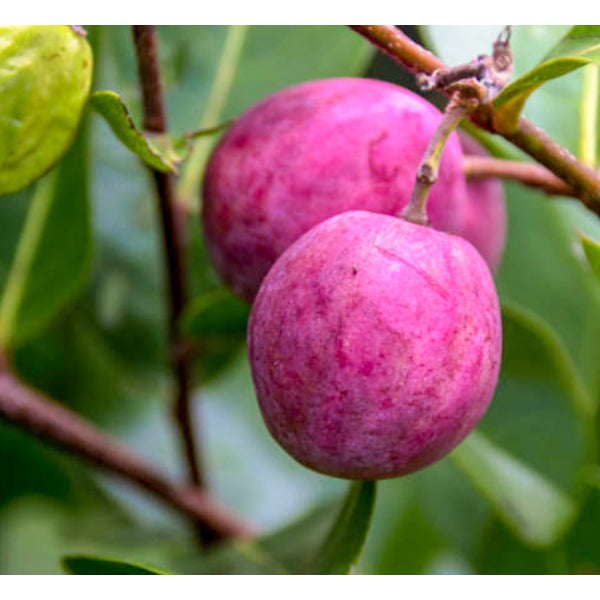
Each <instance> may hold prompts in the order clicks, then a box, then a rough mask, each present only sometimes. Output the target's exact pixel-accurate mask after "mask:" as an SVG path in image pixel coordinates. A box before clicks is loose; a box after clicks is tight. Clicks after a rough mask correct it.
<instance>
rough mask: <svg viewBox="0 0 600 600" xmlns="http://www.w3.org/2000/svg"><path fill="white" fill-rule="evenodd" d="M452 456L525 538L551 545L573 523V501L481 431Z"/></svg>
mask: <svg viewBox="0 0 600 600" xmlns="http://www.w3.org/2000/svg"><path fill="white" fill-rule="evenodd" d="M451 456H452V459H453V460H454V462H455V463H456V465H457V466H458V467H459V468H460V469H461V471H463V473H465V475H467V477H468V478H469V479H470V480H471V481H472V482H473V484H474V485H475V486H476V487H477V488H478V489H479V490H480V491H481V492H482V493H483V494H484V495H485V496H486V497H487V498H489V500H490V502H491V503H492V505H493V506H494V508H495V509H496V511H497V512H498V515H499V516H500V517H501V518H502V520H503V521H504V522H505V523H506V524H507V525H508V526H509V527H511V528H512V529H513V530H514V531H515V533H516V534H517V535H518V536H519V537H520V538H521V539H522V540H523V541H525V542H527V543H529V544H531V545H533V546H539V547H546V546H550V545H552V544H553V543H555V541H556V540H557V539H558V538H559V537H560V536H561V535H563V534H564V533H565V531H566V529H567V527H568V526H569V525H570V524H571V522H572V520H573V518H574V516H575V505H574V504H573V502H572V501H571V500H570V499H569V498H568V497H567V496H565V494H563V493H562V492H560V490H558V489H557V488H555V487H554V486H553V485H552V484H551V483H550V482H549V481H547V480H546V479H544V478H543V477H542V476H541V475H539V474H538V473H536V472H535V471H533V470H531V469H529V468H528V467H527V466H525V465H524V464H522V463H520V462H519V461H518V460H516V459H515V458H513V457H512V456H510V455H509V454H507V453H506V452H504V451H503V450H501V449H500V448H497V447H496V446H494V445H493V444H491V443H490V442H489V441H488V440H486V439H485V437H484V436H482V435H481V434H478V433H472V434H471V435H470V436H469V437H468V438H467V439H466V440H465V441H464V442H463V443H462V444H461V445H460V446H459V447H458V448H456V450H454V452H453V453H452V455H451Z"/></svg>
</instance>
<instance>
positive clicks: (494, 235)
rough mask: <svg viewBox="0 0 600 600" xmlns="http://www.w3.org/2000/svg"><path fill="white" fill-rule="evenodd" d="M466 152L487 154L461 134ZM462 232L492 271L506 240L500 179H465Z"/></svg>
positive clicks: (494, 269)
mask: <svg viewBox="0 0 600 600" xmlns="http://www.w3.org/2000/svg"><path fill="white" fill-rule="evenodd" d="M460 141H461V145H462V148H463V152H464V153H465V155H469V154H471V155H474V156H489V154H488V153H487V151H486V150H485V148H483V146H481V145H480V144H478V143H477V142H476V141H475V140H474V139H473V138H471V137H468V136H466V135H464V136H463V135H461V137H460ZM462 236H463V237H464V238H466V239H467V240H469V241H470V242H471V243H472V244H473V245H474V246H475V248H477V250H479V252H480V253H481V255H482V256H483V258H485V260H486V262H487V263H488V265H489V267H490V269H491V270H492V272H494V273H495V272H496V271H497V270H498V267H499V266H500V262H501V261H502V254H503V253H504V244H505V242H506V201H505V199H504V188H503V187H502V183H501V182H500V180H499V179H495V178H491V177H490V178H486V179H473V180H470V181H468V182H467V208H466V216H465V229H464V231H463V233H462Z"/></svg>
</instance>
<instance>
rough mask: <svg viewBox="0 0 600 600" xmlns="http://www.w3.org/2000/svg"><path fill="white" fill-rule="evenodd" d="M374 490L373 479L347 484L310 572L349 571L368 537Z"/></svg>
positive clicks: (330, 573)
mask: <svg viewBox="0 0 600 600" xmlns="http://www.w3.org/2000/svg"><path fill="white" fill-rule="evenodd" d="M375 493H376V483H375V482H374V481H361V482H356V483H352V484H351V485H350V490H349V491H348V495H347V496H346V500H345V502H344V504H343V506H342V509H341V510H340V514H339V515H338V518H337V520H336V522H335V524H334V525H333V527H332V529H331V531H330V533H329V535H328V536H327V539H326V540H325V543H324V544H323V546H322V547H321V549H320V551H319V553H318V554H317V556H316V557H315V559H314V561H313V563H312V565H311V569H310V572H311V573H313V574H317V575H345V574H347V573H348V572H349V571H350V567H351V566H352V565H353V564H354V563H355V562H356V560H357V559H358V556H359V554H360V551H361V549H362V547H363V544H364V543H365V539H366V537H367V532H368V530H369V524H370V522H371V516H372V514H373V507H374V504H375Z"/></svg>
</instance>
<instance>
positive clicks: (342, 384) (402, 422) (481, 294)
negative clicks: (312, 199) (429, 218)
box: [248, 211, 502, 479]
mask: <svg viewBox="0 0 600 600" xmlns="http://www.w3.org/2000/svg"><path fill="white" fill-rule="evenodd" d="M501 335H502V334H501V323H500V310H499V304H498V297H497V294H496V289H495V287H494V283H493V280H492V277H491V275H490V272H489V269H488V267H487V265H486V263H485V261H484V260H483V259H482V257H481V255H480V254H479V253H478V252H477V251H476V250H475V249H474V248H473V246H471V244H469V243H468V242H466V241H465V240H464V239H462V238H460V237H457V236H453V235H450V234H446V233H442V232H438V231H436V230H434V229H431V228H428V227H422V226H419V225H414V224H412V223H408V222H406V221H404V220H402V219H398V218H395V217H391V216H387V215H379V214H374V213H369V212H365V211H353V212H347V213H344V214H342V215H338V216H336V217H332V218H331V219H328V220H326V221H324V222H323V223H321V224H319V225H317V226H315V227H314V228H312V229H311V230H310V231H309V232H308V233H306V234H304V235H303V236H302V237H301V238H300V239H299V240H298V241H296V242H295V243H294V244H293V245H292V246H290V248H288V249H287V250H286V251H285V252H284V253H283V254H282V256H281V257H280V258H279V259H278V260H277V262H276V263H275V264H274V266H273V267H272V269H271V270H270V271H269V273H268V274H267V276H266V277H265V279H264V281H263V284H262V286H261V288H260V291H259V293H258V295H257V297H256V300H255V302H254V305H253V307H252V311H251V315H250V320H249V328H248V353H249V360H250V365H251V369H252V377H253V381H254V385H255V388H256V394H257V398H258V402H259V405H260V409H261V412H262V414H263V417H264V420H265V422H266V425H267V427H268V429H269V431H270V432H271V434H272V435H273V437H274V438H275V439H276V440H277V441H278V442H279V444H280V445H281V446H282V447H283V448H284V449H285V450H286V451H287V452H288V453H289V454H291V455H292V456H293V457H294V458H296V459H297V460H298V461H299V462H300V463H302V464H303V465H305V466H307V467H309V468H311V469H314V470H316V471H319V472H321V473H325V474H328V475H333V476H336V477H343V478H348V479H383V478H389V477H396V476H399V475H404V474H407V473H411V472H413V471H416V470H418V469H421V468H423V467H425V466H426V465H428V464H430V463H432V462H434V461H436V460H438V459H440V458H441V457H443V456H444V455H445V454H447V453H448V452H450V451H451V450H452V449H453V448H454V447H455V446H456V445H457V444H458V443H459V442H460V441H461V440H462V439H463V438H464V437H465V436H466V435H467V434H468V433H469V432H470V431H471V430H472V429H473V427H474V426H475V425H476V423H477V422H478V421H479V419H480V418H481V417H482V415H483V414H484V412H485V410H486V408H487V406H488V404H489V402H490V401H491V399H492V396H493V394H494V390H495V387H496V384H497V380H498V371H499V366H500V359H501Z"/></svg>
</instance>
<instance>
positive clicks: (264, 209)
mask: <svg viewBox="0 0 600 600" xmlns="http://www.w3.org/2000/svg"><path fill="white" fill-rule="evenodd" d="M440 119H441V114H440V112H439V111H438V110H437V109H436V108H435V107H434V106H432V105H431V104H429V103H428V102H427V101H425V100H424V99H423V98H421V97H419V96H417V95H416V94H413V93H412V92H410V91H408V90H406V89H404V88H401V87H399V86H396V85H394V84H391V83H387V82H384V81H377V80H371V79H360V78H338V79H325V80H319V81H311V82H307V83H303V84H300V85H296V86H292V87H289V88H286V89H283V90H281V91H279V92H276V93H275V94H273V95H271V96H269V97H267V98H265V99H264V100H262V101H261V102H259V103H258V104H256V105H255V106H253V107H252V108H250V109H249V110H248V111H246V112H245V113H244V114H242V115H241V116H240V117H239V118H238V119H237V120H236V122H235V123H234V124H233V126H232V127H231V128H230V129H229V131H228V132H227V134H226V135H225V136H224V137H223V138H222V140H221V141H220V143H219V144H218V146H217V148H216V149H215V151H214V152H213V154H212V156H211V159H210V161H209V164H208V167H207V170H206V175H205V179H204V193H203V199H204V203H203V225H204V231H205V238H206V243H207V247H208V251H209V254H210V256H211V259H212V262H213V264H214V266H215V268H216V270H217V272H218V273H219V275H220V276H221V278H222V279H223V281H224V282H225V283H226V284H227V285H228V286H229V287H230V288H231V289H232V290H233V291H234V292H235V293H236V294H238V295H239V296H241V297H242V298H244V299H246V300H248V301H251V300H252V299H253V298H254V296H255V294H256V292H257V291H258V288H259V286H260V282H261V281H262V279H263V277H264V276H265V275H266V273H267V271H268V269H269V268H270V267H271V265H272V264H273V263H274V262H275V260H276V258H277V257H278V256H279V255H280V254H281V253H282V252H283V251H284V250H285V249H286V248H287V247H288V246H289V245H290V244H291V243H292V242H294V241H295V240H296V239H298V238H299V237H300V236H301V235H302V234H303V233H305V232H306V231H308V230H309V229H310V228H311V227H313V226H314V225H316V224H317V223H320V222H321V221H324V220H325V219H328V218H329V217H332V216H334V215H336V214H339V213H341V212H345V211H350V210H368V211H372V212H377V213H383V214H390V215H391V214H397V213H398V212H400V211H401V209H402V208H403V207H404V206H405V205H406V204H407V203H408V200H409V198H410V195H411V192H412V188H413V185H414V179H415V173H416V169H417V166H418V164H419V162H420V161H421V159H422V156H423V153H424V151H425V148H426V147H427V144H428V143H429V140H430V138H431V135H432V134H433V132H434V131H435V129H436V127H437V125H438V123H439V121H440ZM465 206H466V182H465V178H464V176H463V173H462V151H461V148H460V143H459V141H458V137H457V136H456V135H455V134H452V136H451V137H450V139H449V141H448V143H447V145H446V148H445V150H444V154H443V159H442V161H441V168H440V174H439V180H438V182H437V183H436V184H435V185H434V186H433V188H432V190H431V195H430V199H429V204H428V207H429V208H428V211H429V217H430V220H431V224H432V225H433V226H434V227H435V228H437V229H442V230H444V231H450V232H455V233H460V232H461V231H462V229H463V220H464V210H465Z"/></svg>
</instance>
